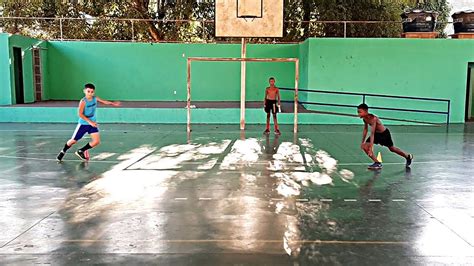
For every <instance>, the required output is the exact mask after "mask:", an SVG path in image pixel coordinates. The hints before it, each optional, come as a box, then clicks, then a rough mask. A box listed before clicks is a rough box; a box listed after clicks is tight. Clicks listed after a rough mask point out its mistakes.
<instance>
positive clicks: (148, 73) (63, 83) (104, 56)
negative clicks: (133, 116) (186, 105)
mask: <svg viewBox="0 0 474 266" xmlns="http://www.w3.org/2000/svg"><path fill="white" fill-rule="evenodd" d="M247 50H248V52H247V55H248V57H297V56H298V45H249V46H248V48H247ZM48 53H49V54H48V56H49V58H48V59H49V61H48V70H49V72H48V81H49V88H50V97H51V99H55V100H76V99H79V98H80V97H82V86H83V84H85V83H86V82H92V83H94V84H96V86H97V94H98V95H100V96H101V97H103V98H107V99H120V100H143V101H149V100H162V101H175V100H176V101H184V100H185V99H186V59H187V57H192V56H200V57H240V45H238V44H232V45H231V44H147V43H105V42H102V43H96V42H51V43H50V45H49V50H48ZM269 76H275V77H276V78H277V84H279V85H280V86H291V87H293V86H294V65H293V64H292V63H247V100H249V101H254V100H263V92H264V88H265V87H266V86H267V85H268V77H269ZM175 92H176V93H175ZM192 99H193V100H202V101H205V100H212V101H236V100H239V99H240V63H239V62H224V63H223V62H194V63H193V65H192Z"/></svg>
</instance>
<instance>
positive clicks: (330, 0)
mask: <svg viewBox="0 0 474 266" xmlns="http://www.w3.org/2000/svg"><path fill="white" fill-rule="evenodd" d="M414 7H421V8H425V9H430V10H435V11H438V12H439V13H440V16H439V19H438V20H439V22H440V23H438V26H437V30H438V31H439V32H441V33H442V32H443V29H444V27H445V25H446V22H447V18H448V16H449V12H450V10H449V6H448V4H447V0H425V1H420V0H418V1H415V0H284V20H285V23H284V37H283V38H282V39H281V40H282V41H301V40H304V39H306V38H308V37H321V36H324V37H343V36H347V37H397V36H399V35H400V33H401V28H402V27H401V24H400V14H401V13H402V12H403V11H404V10H405V9H408V8H414ZM0 14H1V15H2V16H3V17H25V18H33V17H45V18H48V19H5V18H4V19H2V18H1V17H0V28H2V29H3V31H6V32H10V33H17V34H23V35H27V36H33V37H39V38H45V39H60V38H63V39H89V40H90V39H94V40H136V41H179V42H201V41H228V40H230V39H228V38H218V39H216V38H215V37H214V22H213V19H214V14H215V12H214V1H212V0H207V1H206V0H204V1H197V0H158V1H149V0H112V1H110V0H109V1H106V0H82V1H78V0H75V1H71V0H70V1H64V0H33V1H22V0H0ZM60 18H62V19H60ZM66 18H67V19H66ZM130 19H133V20H130ZM327 21H365V22H358V23H342V22H331V23H328V22H327ZM368 21H387V22H385V23H370V22H368ZM323 22H326V23H323ZM254 41H274V39H260V38H259V39H254Z"/></svg>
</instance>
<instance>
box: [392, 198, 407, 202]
mask: <svg viewBox="0 0 474 266" xmlns="http://www.w3.org/2000/svg"><path fill="white" fill-rule="evenodd" d="M392 201H394V202H401V201H405V200H404V199H393V200H392Z"/></svg>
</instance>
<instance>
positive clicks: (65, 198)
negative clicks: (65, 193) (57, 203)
mask: <svg viewBox="0 0 474 266" xmlns="http://www.w3.org/2000/svg"><path fill="white" fill-rule="evenodd" d="M51 199H52V200H65V199H66V198H51Z"/></svg>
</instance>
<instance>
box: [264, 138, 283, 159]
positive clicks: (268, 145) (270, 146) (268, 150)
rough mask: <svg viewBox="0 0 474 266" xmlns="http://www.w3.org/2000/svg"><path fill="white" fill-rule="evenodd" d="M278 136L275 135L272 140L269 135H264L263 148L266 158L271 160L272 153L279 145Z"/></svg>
mask: <svg viewBox="0 0 474 266" xmlns="http://www.w3.org/2000/svg"><path fill="white" fill-rule="evenodd" d="M279 137H280V136H279V135H275V137H274V138H273V140H270V135H265V146H264V150H265V155H266V156H265V157H266V159H268V160H272V159H273V155H275V154H276V153H277V151H278V147H279V146H280V139H279Z"/></svg>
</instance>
